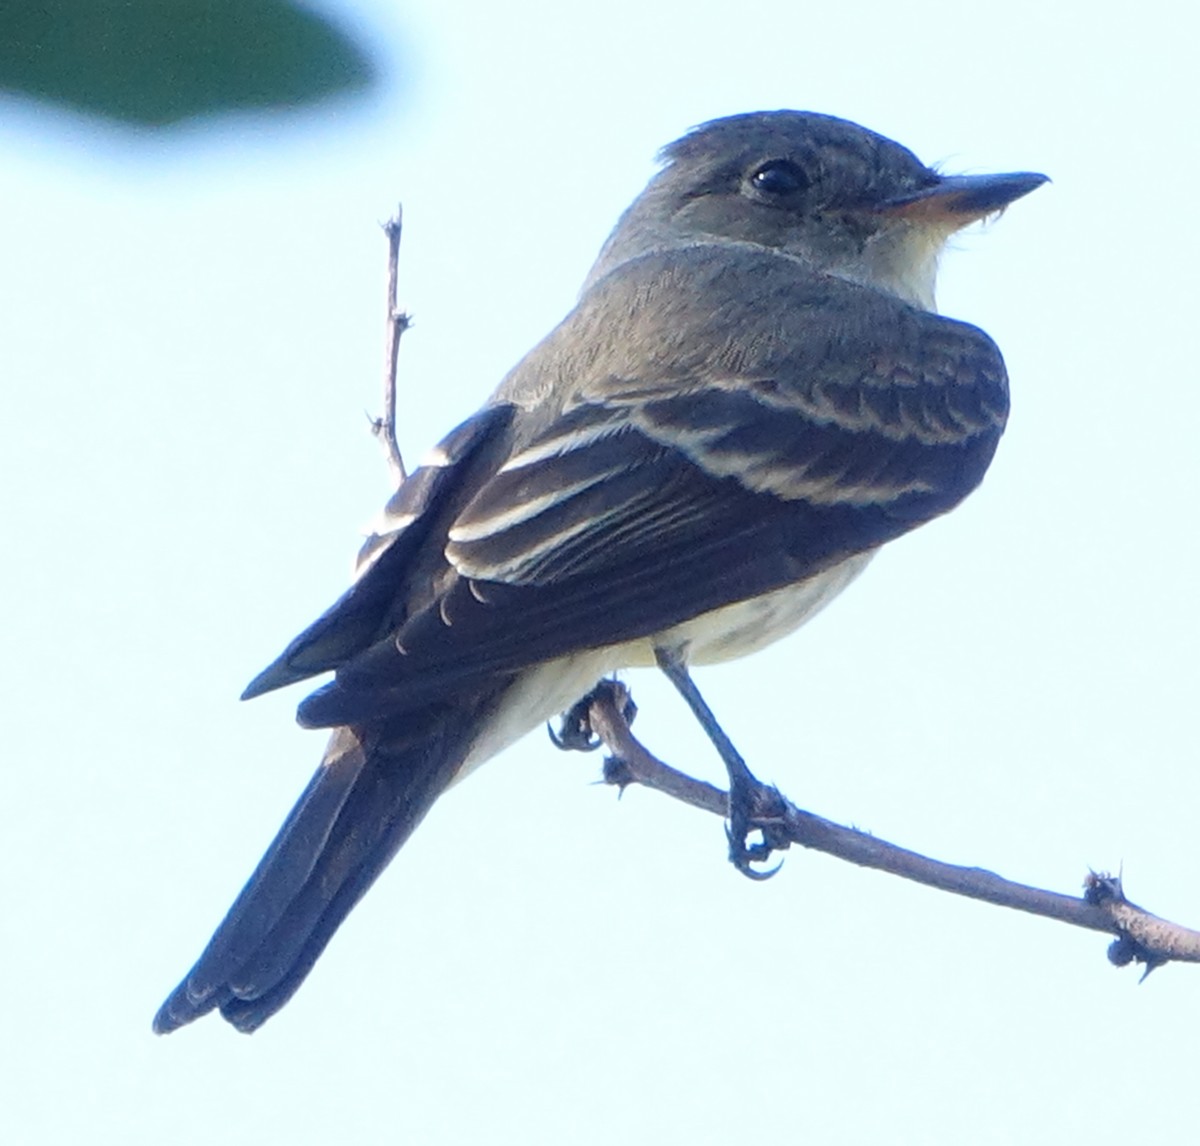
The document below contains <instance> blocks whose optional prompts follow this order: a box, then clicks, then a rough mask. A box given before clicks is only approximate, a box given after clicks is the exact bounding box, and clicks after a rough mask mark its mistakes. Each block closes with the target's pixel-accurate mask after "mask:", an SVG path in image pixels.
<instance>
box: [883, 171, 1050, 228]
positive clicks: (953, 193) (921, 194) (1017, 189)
mask: <svg viewBox="0 0 1200 1146" xmlns="http://www.w3.org/2000/svg"><path fill="white" fill-rule="evenodd" d="M1049 182H1050V180H1049V179H1048V178H1047V177H1046V176H1045V175H1039V174H1038V173H1037V172H1036V171H1013V172H1010V173H1008V174H1006V175H943V176H941V177H940V178H939V179H938V181H937V182H936V183H934V184H933V185H932V186H931V187H925V188H922V189H921V190H920V191H916V192H914V193H913V194H911V195H902V196H898V197H897V198H895V199H888V200H887V201H886V202H884V203H882V204H880V206H879V208H878V210H879V211H880V212H881V213H883V214H885V215H890V216H892V217H894V218H901V219H909V220H911V221H913V222H915V223H926V224H942V225H945V226H949V227H950V228H952V229H954V230H957V229H958V228H959V227H965V226H966V225H967V224H968V223H973V222H975V220H977V219H982V218H983V217H984V216H985V215H991V214H993V213H994V212H997V211H1003V210H1004V208H1005V207H1007V206H1008V205H1009V204H1010V203H1012V202H1013V201H1014V200H1017V199H1020V198H1021V196H1022V195H1028V194H1029V192H1030V191H1035V190H1036V189H1037V188H1039V187H1040V186H1041V185H1042V184H1043V183H1049Z"/></svg>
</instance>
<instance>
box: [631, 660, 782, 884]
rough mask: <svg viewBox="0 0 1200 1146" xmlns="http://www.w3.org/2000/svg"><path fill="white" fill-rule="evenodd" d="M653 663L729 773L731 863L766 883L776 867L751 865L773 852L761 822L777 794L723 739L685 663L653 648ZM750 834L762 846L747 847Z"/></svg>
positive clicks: (723, 736) (728, 833)
mask: <svg viewBox="0 0 1200 1146" xmlns="http://www.w3.org/2000/svg"><path fill="white" fill-rule="evenodd" d="M654 659H655V660H656V661H657V662H658V667H659V668H660V669H662V671H663V672H664V673H665V674H666V677H667V679H668V680H669V681H670V682H671V683H672V684H673V685H674V686H675V687H676V688H677V689H678V690H679V695H680V696H682V697H683V699H684V700H685V701H686V702H687V705H688V707H689V708H690V709H691V710H692V714H693V715H694V716H695V717H696V719H697V720H698V721H699V722H700V727H701V728H703V729H704V731H705V733H706V734H707V736H708V738H709V740H711V741H712V743H713V747H714V748H716V750H717V754H718V755H719V756H720V757H721V759H722V760H723V761H724V763H725V770H726V771H727V772H728V773H729V823H728V825H727V826H726V829H725V833H726V835H727V836H728V837H729V859H730V862H731V863H732V864H733V866H734V867H736V868H737V869H738V871H740V872H741V873H742V874H743V875H746V876H749V877H750V878H751V879H768V878H769V877H770V876H773V875H774V874H775V873H776V872H777V871H778V870H779V868H778V867H775V868H772V869H771V870H770V871H757V870H755V869H754V868H752V867H751V866H750V865H751V864H752V863H761V862H762V861H763V860H765V859H767V858H768V857H769V856H770V854H771V852H772V850H773V848H772V845H771V842H770V840H769V838H768V834H767V832H766V831H765V830H764V829H765V824H764V820H765V819H768V818H769V817H770V815H771V811H770V809H772V808H774V807H775V805H776V804H777V803H778V793H777V792H776V791H775V789H774V788H771V787H769V786H768V785H766V784H764V783H763V782H762V781H761V780H759V779H758V778H757V777H756V776H755V775H754V773H753V772H751V771H750V769H749V768H747V767H746V762H745V760H743V759H742V757H741V754H740V753H739V752H738V750H737V749H736V748H734V746H733V742H732V741H731V740H730V739H729V737H728V736H726V735H725V730H724V729H723V728H722V727H721V726H720V724H718V723H717V718H716V717H715V716H714V715H713V712H712V709H711V708H709V707H708V705H707V704H706V703H705V701H704V697H702V696H701V695H700V690H699V689H698V688H697V687H696V685H695V682H694V681H693V680H692V678H691V675H690V674H689V673H688V670H687V662H686V661H685V660H684V659H683V656H682V655H681V654H680V652H679V650H673V649H664V648H656V649H655V650H654ZM753 831H762V832H763V842H762V843H758V844H747V843H746V838H747V836H749V834H750V833H751V832H753Z"/></svg>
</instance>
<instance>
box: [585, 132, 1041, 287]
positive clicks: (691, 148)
mask: <svg viewBox="0 0 1200 1146" xmlns="http://www.w3.org/2000/svg"><path fill="white" fill-rule="evenodd" d="M660 158H661V159H662V160H663V167H662V169H661V170H660V171H659V172H658V174H657V175H655V176H654V178H653V179H651V181H650V183H649V185H648V186H647V187H646V189H645V190H644V191H643V192H642V194H641V195H640V196H639V197H638V198H637V199H636V200H635V201H634V203H633V204H632V205H631V206H630V208H629V209H628V210H627V211H626V212H625V214H624V215H623V216H622V217H621V220H620V222H619V223H618V224H617V227H616V229H615V230H614V231H613V233H612V235H611V236H610V238H609V240H608V242H607V243H606V244H605V247H604V250H603V251H602V252H601V255H600V259H599V260H598V261H597V264H596V266H595V267H594V268H593V270H592V274H591V275H590V276H589V280H588V282H589V284H590V283H591V282H594V281H595V280H596V279H598V278H599V277H601V276H602V275H604V274H607V273H608V271H609V270H611V269H613V267H615V266H616V265H618V264H619V263H622V262H624V261H626V260H627V259H629V258H632V257H636V256H637V255H639V254H644V253H646V252H648V251H650V250H655V249H661V248H663V247H669V246H685V245H690V244H693V243H698V242H713V241H718V242H739V243H752V244H756V245H760V246H766V247H772V248H776V249H778V250H780V251H782V252H784V253H786V254H788V255H790V256H793V257H795V258H798V259H801V260H803V261H804V262H805V263H807V264H809V265H811V266H812V267H813V268H814V269H816V270H818V271H821V272H824V273H829V274H834V275H837V276H839V277H841V278H844V279H848V280H850V281H853V282H858V283H862V284H864V285H867V286H871V287H874V288H876V289H879V290H884V291H887V292H889V293H891V294H893V295H896V296H897V297H899V298H901V299H904V300H905V301H906V302H909V303H912V304H913V305H915V306H920V307H922V308H924V309H926V310H933V309H934V279H935V276H936V273H937V260H938V256H939V254H940V253H941V251H942V249H943V247H944V246H945V243H946V240H947V239H948V238H949V237H950V236H951V235H952V234H953V233H954V232H955V231H957V230H959V229H960V228H961V227H964V226H966V225H967V224H969V223H972V222H975V221H976V220H978V219H981V218H983V217H984V216H986V215H990V214H993V213H995V212H998V211H1001V210H1003V209H1004V208H1005V207H1006V206H1007V205H1008V204H1009V203H1011V202H1012V201H1013V200H1014V199H1018V198H1020V197H1021V196H1022V195H1025V194H1028V193H1029V192H1030V191H1032V190H1034V188H1036V187H1039V186H1040V185H1041V184H1042V183H1044V182H1046V177H1045V176H1044V175H1037V174H1033V173H1030V172H1018V173H1013V174H1005V175H959V176H947V175H943V174H940V173H939V172H937V171H934V170H932V169H931V168H929V167H926V166H925V164H923V163H922V162H921V161H920V160H919V159H918V158H917V157H916V156H915V155H914V154H913V153H912V152H911V151H909V150H908V149H907V148H904V147H901V146H900V145H899V144H898V143H894V142H893V141H892V140H890V139H886V138H885V137H884V136H881V135H876V134H875V133H874V132H872V131H868V130H866V128H863V127H859V126H858V125H857V124H854V123H850V122H849V121H848V120H844V119H836V118H834V117H833V116H827V115H818V114H815V113H812V112H799V111H772V112H756V113H750V114H747V115H735V116H729V117H728V118H725V119H718V120H713V121H712V122H711V123H706V124H703V125H701V126H700V127H697V128H695V129H694V130H692V131H690V132H689V133H688V134H687V135H685V136H683V138H681V139H679V140H676V141H675V142H674V143H672V144H669V145H668V146H667V147H665V148H663V150H662V152H661V155H660Z"/></svg>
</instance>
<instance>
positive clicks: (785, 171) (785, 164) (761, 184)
mask: <svg viewBox="0 0 1200 1146" xmlns="http://www.w3.org/2000/svg"><path fill="white" fill-rule="evenodd" d="M750 186H751V187H753V188H754V189H755V191H761V192H762V193H763V194H764V195H772V196H781V195H795V194H797V193H798V192H800V191H805V190H807V188H808V176H807V175H805V174H804V172H803V171H802V170H801V169H800V168H799V167H798V166H796V164H795V163H793V162H792V161H791V160H790V159H772V160H770V161H769V162H767V163H764V164H763V165H762V166H761V167H760V168H759V169H758V170H757V171H755V172H754V174H753V175H751V176H750Z"/></svg>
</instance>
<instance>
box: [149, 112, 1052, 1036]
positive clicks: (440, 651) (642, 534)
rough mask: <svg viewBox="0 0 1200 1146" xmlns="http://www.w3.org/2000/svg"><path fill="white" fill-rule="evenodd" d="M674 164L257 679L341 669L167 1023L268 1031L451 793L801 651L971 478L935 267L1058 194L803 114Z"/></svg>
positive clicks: (966, 365) (983, 369)
mask: <svg viewBox="0 0 1200 1146" xmlns="http://www.w3.org/2000/svg"><path fill="white" fill-rule="evenodd" d="M661 160H662V166H661V169H660V170H659V171H658V173H657V174H656V175H655V176H654V177H653V178H652V179H651V180H650V183H649V184H648V186H647V187H646V189H645V190H644V191H643V192H642V193H641V195H639V196H638V197H637V199H635V200H634V202H633V204H632V205H631V206H630V207H629V208H628V209H627V210H626V211H625V213H624V214H623V215H622V216H621V218H620V220H619V221H618V223H617V225H616V228H615V229H614V230H613V232H612V234H611V236H610V237H609V239H608V240H607V242H606V243H605V245H604V247H603V249H602V250H601V252H600V255H599V258H598V259H597V261H596V264H595V266H593V267H592V269H591V272H590V273H589V274H588V276H587V279H586V280H585V282H584V284H583V289H582V292H581V294H580V297H579V301H578V304H577V305H576V307H575V308H574V310H572V311H571V313H570V314H569V315H567V317H566V318H565V319H564V320H563V321H562V322H561V323H560V324H559V325H558V327H556V328H555V329H554V330H553V331H551V333H550V334H549V335H548V336H547V337H546V338H545V339H544V341H542V342H541V343H540V344H539V345H538V346H536V347H535V348H534V349H533V350H532V351H530V353H529V354H528V355H527V356H526V357H525V358H524V359H523V360H522V361H521V362H520V363H519V364H518V365H517V366H516V367H515V368H514V369H513V370H512V372H511V373H510V374H509V375H508V376H507V377H506V378H505V379H504V380H503V382H502V383H501V384H500V386H499V388H498V389H497V390H496V392H495V393H494V394H493V395H492V397H491V398H490V399H489V400H488V402H487V404H486V405H485V406H484V407H483V409H482V410H480V411H479V413H477V414H476V415H475V416H474V417H472V418H470V419H469V420H467V421H466V422H464V423H463V424H462V425H460V426H459V427H458V428H457V429H455V430H453V431H451V433H450V434H449V435H448V436H447V437H446V438H445V439H444V440H443V441H442V442H441V444H440V445H439V446H437V447H436V448H435V449H434V450H433V451H432V452H431V453H430V454H429V455H428V456H427V457H426V458H425V460H424V462H423V463H422V465H421V466H420V468H418V469H417V470H416V471H415V472H414V473H413V474H412V475H411V476H410V477H409V478H408V479H407V480H406V481H405V482H404V483H403V484H402V485H401V486H400V488H399V490H398V491H397V493H396V494H395V496H394V497H393V498H392V499H391V501H390V502H389V503H388V505H387V507H386V509H385V511H384V513H383V516H382V519H381V523H380V524H379V526H378V529H377V531H376V532H375V533H374V534H373V535H372V536H371V537H370V538H369V539H368V541H367V543H366V545H365V547H364V549H363V551H362V554H361V557H360V561H359V569H358V574H357V578H356V580H355V582H354V585H353V587H352V588H351V589H350V590H349V591H348V592H347V593H346V594H345V595H344V596H343V597H342V599H341V600H340V601H338V602H337V604H335V605H334V606H333V607H332V608H331V609H330V610H329V611H328V612H327V613H325V615H324V616H322V617H321V618H320V619H319V620H317V621H316V622H315V623H314V624H313V625H311V626H310V627H309V628H308V629H306V630H305V631H304V632H303V633H302V634H301V635H300V636H299V637H297V638H296V639H295V640H294V641H293V642H292V643H291V644H290V645H289V646H288V648H287V649H286V651H285V652H284V653H283V655H282V656H280V658H279V659H278V660H277V661H275V663H274V664H272V665H271V666H270V667H269V668H267V669H266V670H265V671H264V672H262V673H261V674H260V675H259V676H258V677H256V678H255V679H254V681H253V682H251V684H250V686H249V687H248V688H247V689H246V692H245V694H244V695H245V696H246V697H252V696H258V695H260V694H261V693H264V692H267V691H269V690H271V689H275V688H280V687H282V686H284V685H288V684H292V683H293V682H295V681H300V680H304V679H306V678H308V677H312V676H315V675H317V674H319V673H324V672H328V671H332V672H333V673H334V676H333V678H332V679H331V680H330V681H329V682H328V683H326V684H324V685H323V686H322V687H320V688H318V689H317V691H316V692H314V693H313V694H312V695H310V696H309V697H308V698H307V699H305V700H304V701H303V702H302V703H301V705H300V709H299V720H300V723H301V724H302V725H304V726H306V727H310V728H331V729H333V733H332V736H331V738H330V741H329V746H328V748H327V750H326V753H325V757H324V759H323V760H322V762H321V765H320V767H319V768H318V770H317V773H316V775H315V776H314V777H313V779H312V781H311V782H310V783H309V785H308V788H307V789H306V790H305V792H304V794H303V795H302V796H301V797H300V801H299V803H297V805H296V807H295V808H294V809H293V811H292V813H291V814H290V815H289V817H288V819H287V821H286V823H285V824H284V825H283V827H282V828H281V829H280V832H279V834H278V836H276V838H275V841H274V842H273V843H272V844H271V846H270V848H269V849H268V851H267V853H266V855H265V856H264V857H263V860H262V862H261V863H260V864H259V866H258V869H257V870H256V871H255V872H254V874H253V875H252V876H251V877H250V881H249V882H248V883H247V884H246V887H245V888H244V889H243V891H242V893H241V895H240V896H239V897H238V899H237V901H236V902H235V903H234V905H233V907H232V908H231V909H230V911H229V914H228V915H227V916H226V918H225V920H224V922H222V923H221V925H220V927H218V929H217V931H216V934H215V935H214V936H213V938H212V940H211V941H210V943H209V945H208V947H207V948H206V949H205V951H204V953H203V954H202V955H201V956H200V959H199V961H198V962H197V963H196V965H195V966H194V967H193V968H192V970H191V971H190V972H189V973H188V975H187V977H186V978H185V979H184V980H183V982H182V983H181V984H180V985H179V986H178V987H177V988H176V990H175V991H174V992H173V993H172V994H171V996H170V997H169V998H168V999H167V1001H166V1002H165V1003H164V1004H163V1006H162V1009H161V1010H160V1011H159V1013H158V1015H157V1017H156V1018H155V1022H154V1026H155V1030H157V1031H158V1032H160V1033H162V1032H166V1031H171V1030H174V1029H175V1028H176V1027H179V1026H181V1025H183V1024H184V1023H188V1022H191V1021H192V1020H193V1019H196V1018H198V1017H199V1016H200V1015H203V1014H205V1013H206V1012H208V1011H211V1010H213V1009H219V1010H220V1011H221V1013H222V1014H223V1015H224V1017H225V1018H226V1019H228V1020H229V1022H231V1023H232V1024H233V1025H234V1026H235V1027H237V1028H239V1029H240V1030H243V1031H252V1030H254V1029H255V1028H257V1027H258V1026H259V1025H260V1024H262V1023H263V1022H264V1021H265V1020H266V1019H268V1018H269V1017H270V1016H271V1015H272V1014H274V1013H275V1012H276V1011H277V1010H279V1008H280V1007H282V1006H283V1005H284V1003H286V1002H287V1000H288V999H289V998H290V997H291V996H292V994H293V993H294V992H295V990H296V989H297V987H299V985H300V983H301V982H302V981H303V979H304V977H305V976H306V975H307V974H308V972H309V971H310V970H311V968H312V966H313V964H314V963H315V961H316V959H317V957H318V956H319V955H320V953H321V951H322V950H323V949H324V947H325V945H326V943H328V942H329V939H330V937H331V936H332V935H333V933H334V931H335V930H336V929H337V927H338V926H339V925H340V924H341V922H342V920H343V919H344V918H345V917H346V915H347V913H348V912H349V911H350V909H351V908H352V907H353V906H354V904H355V903H356V902H357V901H358V899H359V897H360V896H361V895H362V894H363V893H364V892H365V891H366V890H367V888H368V887H369V886H370V885H371V883H372V882H373V881H374V880H375V878H376V876H378V875H379V873H380V872H381V871H382V870H383V868H384V867H385V866H386V865H387V863H388V861H389V860H391V858H392V856H393V855H394V854H395V853H396V851H397V849H398V848H399V847H400V846H401V845H402V844H403V843H404V841H405V840H406V839H407V838H408V836H409V834H410V833H411V832H412V831H413V829H414V828H415V827H416V826H417V824H418V823H419V822H420V821H421V819H422V817H423V816H424V815H425V813H426V812H427V811H428V810H429V808H430V806H431V805H432V803H433V802H434V800H436V799H437V797H438V796H439V795H440V794H441V793H442V792H443V791H444V790H445V789H446V788H447V787H448V786H449V785H450V784H452V783H453V782H454V781H456V780H458V779H459V778H461V777H462V776H464V775H465V774H466V773H467V772H469V771H470V770H471V769H473V768H475V767H476V766H477V765H479V764H481V763H483V761H485V760H487V759H488V758H489V757H491V756H493V755H495V754H496V753H497V752H499V751H500V750H501V749H502V748H504V747H506V746H507V745H509V744H511V743H513V741H515V740H516V739H517V738H518V737H520V736H522V735H523V734H524V733H526V732H527V731H529V730H530V729H532V728H534V727H536V726H537V725H539V724H541V723H542V722H544V721H545V720H547V719H548V718H550V717H552V716H554V715H555V714H556V713H558V712H561V711H562V710H563V709H565V708H567V707H568V706H570V705H571V703H572V702H573V701H575V700H577V699H578V698H579V697H580V696H582V695H583V694H584V693H586V692H587V691H588V690H589V689H590V688H591V687H592V686H593V685H594V684H595V682H596V681H597V680H598V679H599V678H601V677H602V676H604V675H605V674H606V673H609V672H611V671H613V670H615V669H618V668H622V667H626V666H633V665H644V664H649V665H652V664H655V663H656V662H657V663H659V664H660V665H662V666H663V667H664V668H666V669H667V670H668V673H669V675H671V676H672V679H673V680H675V681H676V683H677V684H679V685H680V686H681V687H683V686H684V685H685V684H688V683H690V678H688V677H687V665H688V664H689V663H691V664H697V663H698V664H703V663H708V662H713V661H720V660H725V659H728V658H731V657H738V656H742V655H744V654H746V653H749V652H753V651H754V650H756V649H759V648H761V647H763V646H764V645H766V644H768V643H769V642H771V641H774V640H776V639H778V638H779V637H781V636H783V635H784V634H786V633H788V632H791V631H792V630H793V629H795V628H796V627H797V626H799V625H800V624H801V623H802V622H803V621H805V620H806V619H807V618H809V617H810V616H812V614H813V613H814V612H815V611H816V610H817V609H819V608H820V607H821V606H823V605H824V604H825V603H826V602H827V601H828V600H829V599H830V598H832V597H833V596H834V595H835V594H837V593H838V592H840V591H841V590H842V589H844V588H845V587H846V585H847V584H849V582H850V581H851V580H853V579H854V578H855V577H856V576H857V575H858V574H859V573H860V572H861V571H862V569H863V567H864V566H865V565H866V564H867V562H868V561H869V560H870V558H871V555H872V554H873V553H874V552H875V550H876V549H878V548H879V546H880V545H882V544H883V543H884V542H886V541H890V540H891V539H893V538H895V537H899V536H900V535H901V534H903V533H906V532H908V531H909V530H910V529H913V528H915V527H916V526H918V525H920V524H922V523H923V522H926V521H929V520H930V519H931V518H934V517H937V516H938V515H939V514H942V513H945V512H946V511H947V510H949V509H951V508H953V507H954V506H955V505H957V504H958V503H959V502H960V501H961V500H962V499H963V498H964V497H965V496H966V495H967V494H968V493H970V492H971V490H972V489H974V488H975V486H976V485H977V484H978V483H979V481H980V479H981V478H982V477H983V474H984V471H985V470H986V469H987V467H988V464H989V463H990V461H991V459H992V454H993V452H994V451H995V449H996V444H997V442H998V441H999V438H1000V435H1001V432H1002V431H1003V429H1004V424H1005V419H1006V417H1007V413H1008V385H1007V379H1006V375H1005V370H1004V363H1003V360H1002V359H1001V357H1000V352H999V351H998V350H997V348H996V346H995V344H994V343H993V342H992V341H991V339H989V338H988V336H987V335H986V334H984V333H983V332H982V331H980V330H978V329H976V328H975V327H973V326H968V325H965V324H963V323H961V322H956V321H953V320H951V319H948V318H942V317H939V316H938V315H937V314H936V313H935V308H934V279H935V275H936V270H937V263H938V257H939V254H940V253H941V251H942V249H943V246H944V244H945V242H946V240H947V239H948V238H949V236H950V235H951V234H953V233H954V232H955V231H956V230H958V229H959V228H961V227H963V226H964V225H966V224H968V223H970V222H972V221H974V220H977V219H980V218H982V217H984V216H986V215H989V214H992V213H995V212H998V211H1000V210H1002V209H1003V208H1004V207H1005V206H1007V205H1008V204H1009V203H1011V202H1012V201H1013V200H1015V199H1017V198H1019V197H1020V196H1022V195H1025V194H1026V193H1027V192H1029V191H1032V190H1033V189H1034V188H1036V187H1038V186H1039V185H1040V184H1042V183H1043V182H1045V177H1044V176H1042V175H1035V174H1029V173H1020V174H1008V175H974V176H947V175H942V174H939V173H938V172H936V171H933V170H931V169H930V168H928V167H926V166H925V165H924V164H923V163H921V162H920V160H918V159H917V158H916V156H914V155H913V154H912V153H911V152H910V151H907V150H906V149H905V148H903V147H901V146H900V145H899V144H896V143H893V142H892V141H891V140H888V139H885V138H883V137H881V136H879V135H876V134H874V133H872V132H870V131H867V130H866V129H864V128H862V127H859V126H857V125H856V124H853V123H849V122H847V121H845V120H841V119H835V118H832V117H830V116H825V115H816V114H812V113H808V112H797V111H774V112H762V113H757V114H748V115H737V116H731V117H729V118H727V119H719V120H714V121H713V122H711V123H707V124H704V125H702V126H701V127H698V128H696V129H694V130H693V131H691V132H689V133H688V134H687V135H685V136H684V137H683V138H682V139H679V140H677V141H676V142H675V143H672V144H670V145H669V146H668V147H666V148H665V149H664V150H663V152H662V154H661ZM733 780H734V787H735V788H736V786H737V781H738V777H736V776H734V777H733ZM734 843H735V853H736V852H737V849H738V848H739V847H743V846H744V840H737V839H735V840H734ZM744 856H745V852H744V851H743V852H742V859H744ZM735 858H738V856H737V855H736V854H735Z"/></svg>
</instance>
